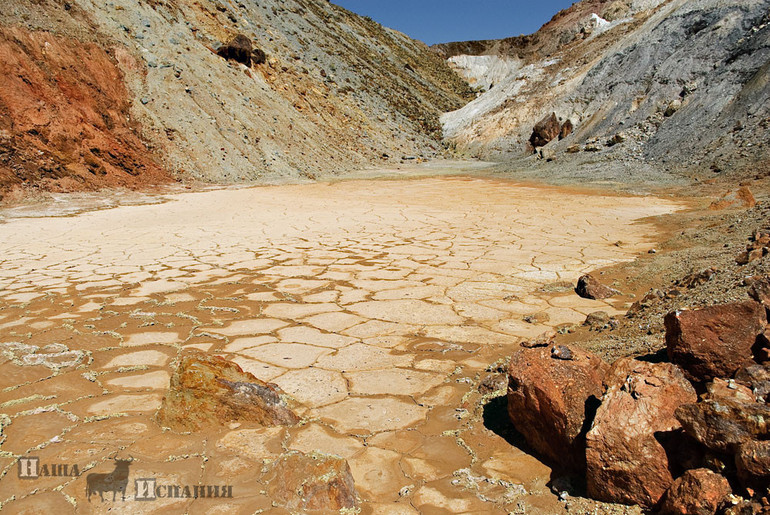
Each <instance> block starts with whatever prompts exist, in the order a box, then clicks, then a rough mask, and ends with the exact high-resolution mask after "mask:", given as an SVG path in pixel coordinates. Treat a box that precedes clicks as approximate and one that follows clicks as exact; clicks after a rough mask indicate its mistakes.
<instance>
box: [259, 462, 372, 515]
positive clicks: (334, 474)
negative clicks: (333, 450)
mask: <svg viewBox="0 0 770 515" xmlns="http://www.w3.org/2000/svg"><path fill="white" fill-rule="evenodd" d="M260 482H262V483H263V484H264V485H266V490H267V494H268V496H269V497H270V499H272V500H273V502H274V503H276V504H277V505H279V506H282V507H284V508H286V509H287V510H289V511H291V512H292V513H295V512H301V513H307V512H308V511H310V512H312V511H318V512H323V513H332V512H334V513H338V512H339V511H340V510H343V509H345V510H351V512H352V510H356V509H357V508H358V493H357V492H356V487H355V484H354V482H353V476H352V474H351V472H350V466H349V465H348V462H347V461H345V460H344V459H342V458H340V457H338V456H330V455H327V454H319V453H315V452H314V453H312V454H304V453H301V452H297V451H292V452H289V453H286V454H283V455H281V456H280V457H279V458H278V459H276V460H275V461H273V462H271V463H269V464H268V465H266V466H265V467H264V468H263V470H262V477H261V479H260Z"/></svg>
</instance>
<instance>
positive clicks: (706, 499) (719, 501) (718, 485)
mask: <svg viewBox="0 0 770 515" xmlns="http://www.w3.org/2000/svg"><path fill="white" fill-rule="evenodd" d="M731 493H732V489H731V488H730V483H729V482H728V481H727V479H725V478H724V477H722V476H720V475H719V474H716V473H714V472H712V471H710V470H709V469H705V468H701V469H695V470H688V471H687V472H685V473H684V474H683V475H682V476H681V477H680V478H678V479H677V480H676V481H674V484H673V485H671V488H669V489H668V491H667V492H666V495H665V497H664V498H663V502H662V503H661V507H660V514H661V515H714V514H715V513H716V512H717V510H718V509H719V508H720V507H721V506H722V505H723V504H724V503H725V501H726V498H727V496H728V495H730V494H731Z"/></svg>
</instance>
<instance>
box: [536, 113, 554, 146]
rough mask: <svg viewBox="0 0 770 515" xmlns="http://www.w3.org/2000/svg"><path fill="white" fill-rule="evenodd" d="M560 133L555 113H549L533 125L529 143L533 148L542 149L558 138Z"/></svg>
mask: <svg viewBox="0 0 770 515" xmlns="http://www.w3.org/2000/svg"><path fill="white" fill-rule="evenodd" d="M560 131H561V126H560V125H559V120H558V118H556V113H551V114H549V115H548V116H546V117H545V118H543V119H542V120H540V121H539V122H537V123H536V124H535V126H534V127H533V129H532V135H531V136H530V137H529V143H530V144H531V145H532V146H533V147H535V148H537V147H543V146H545V145H547V144H548V142H549V141H551V140H552V139H554V138H555V137H556V136H558V135H559V132H560Z"/></svg>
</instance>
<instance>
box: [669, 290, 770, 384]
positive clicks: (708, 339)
mask: <svg viewBox="0 0 770 515" xmlns="http://www.w3.org/2000/svg"><path fill="white" fill-rule="evenodd" d="M664 322H665V325H666V346H667V348H668V357H669V359H671V361H672V362H674V363H676V364H677V365H679V366H680V367H682V368H683V369H684V371H685V373H686V374H687V375H688V377H689V378H690V379H692V380H693V381H708V380H711V379H713V378H715V377H732V375H733V374H734V373H735V372H736V371H737V370H738V369H739V368H741V366H742V365H744V364H745V363H746V362H747V361H748V360H750V359H751V358H752V348H753V347H754V345H755V343H756V341H757V336H758V335H759V334H760V333H762V332H763V331H764V329H765V325H767V314H766V313H765V309H764V307H762V305H761V304H759V303H758V302H755V301H753V300H750V301H745V302H736V303H733V304H721V305H718V306H711V307H708V308H703V309H696V310H685V311H674V312H671V313H669V314H668V315H666V318H665V320H664Z"/></svg>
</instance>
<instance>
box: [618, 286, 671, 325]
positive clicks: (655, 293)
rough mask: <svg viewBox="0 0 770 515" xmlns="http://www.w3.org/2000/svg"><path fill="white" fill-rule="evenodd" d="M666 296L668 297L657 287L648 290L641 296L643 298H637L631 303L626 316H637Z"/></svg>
mask: <svg viewBox="0 0 770 515" xmlns="http://www.w3.org/2000/svg"><path fill="white" fill-rule="evenodd" d="M665 297H666V294H665V293H663V292H662V291H660V290H658V289H657V288H653V289H651V290H650V291H649V292H647V294H646V295H645V296H644V297H642V298H641V300H637V301H636V302H634V303H633V304H632V305H631V307H630V308H628V311H627V312H626V317H628V318H633V317H635V316H636V315H638V314H639V313H641V312H642V311H644V310H645V309H647V308H649V307H651V306H654V305H655V304H657V303H659V302H660V301H661V300H663V299H664V298H665Z"/></svg>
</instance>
